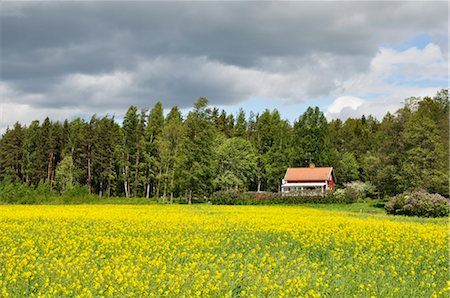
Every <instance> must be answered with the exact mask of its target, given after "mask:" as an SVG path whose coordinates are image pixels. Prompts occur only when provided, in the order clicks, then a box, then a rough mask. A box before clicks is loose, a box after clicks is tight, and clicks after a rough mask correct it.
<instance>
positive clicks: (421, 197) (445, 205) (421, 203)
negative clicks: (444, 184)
mask: <svg viewBox="0 0 450 298" xmlns="http://www.w3.org/2000/svg"><path fill="white" fill-rule="evenodd" d="M385 209H386V211H387V213H388V214H393V215H407V216H420V217H444V216H448V215H449V210H450V200H449V199H446V198H444V197H443V196H441V195H438V194H430V193H426V192H423V191H415V192H404V193H402V194H399V195H397V196H395V197H393V198H392V199H391V200H389V202H387V203H386V205H385Z"/></svg>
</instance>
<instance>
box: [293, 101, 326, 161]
mask: <svg viewBox="0 0 450 298" xmlns="http://www.w3.org/2000/svg"><path fill="white" fill-rule="evenodd" d="M291 161H292V164H293V165H294V166H307V165H308V164H309V163H315V164H317V165H319V166H328V165H330V164H331V139H330V132H329V130H328V123H327V120H326V118H325V116H324V115H323V113H322V112H321V111H320V110H319V108H318V107H315V108H311V107H309V108H308V109H307V110H306V112H305V113H303V115H302V116H300V118H299V119H298V121H296V122H295V123H294V129H293V151H292V156H291Z"/></svg>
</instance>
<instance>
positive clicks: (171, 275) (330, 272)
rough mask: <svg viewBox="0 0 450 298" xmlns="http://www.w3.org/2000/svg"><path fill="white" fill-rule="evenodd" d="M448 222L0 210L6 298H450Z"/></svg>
mask: <svg viewBox="0 0 450 298" xmlns="http://www.w3.org/2000/svg"><path fill="white" fill-rule="evenodd" d="M448 265H449V248H448V227H447V220H442V219H441V220H431V219H430V220H419V219H416V220H411V219H406V218H393V217H388V216H380V215H360V214H357V213H345V212H338V211H334V212H333V211H324V210H317V209H311V208H306V207H294V206H208V205H193V206H183V205H80V206H0V295H1V296H2V297H8V296H10V297H26V296H29V297H57V296H58V297H61V296H72V297H73V296H80V297H92V296H94V297H100V296H105V297H108V296H114V297H128V296H130V297H131V296H141V297H435V296H439V297H440V296H442V297H448V295H449V292H448V291H449V283H448V280H449V272H448Z"/></svg>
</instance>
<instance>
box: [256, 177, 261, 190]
mask: <svg viewBox="0 0 450 298" xmlns="http://www.w3.org/2000/svg"><path fill="white" fill-rule="evenodd" d="M260 191H261V178H260V177H258V189H257V192H260Z"/></svg>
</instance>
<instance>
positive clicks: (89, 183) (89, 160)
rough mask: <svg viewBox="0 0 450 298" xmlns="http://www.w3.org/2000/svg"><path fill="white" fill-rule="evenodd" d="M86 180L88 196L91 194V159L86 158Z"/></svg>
mask: <svg viewBox="0 0 450 298" xmlns="http://www.w3.org/2000/svg"><path fill="white" fill-rule="evenodd" d="M87 170H88V178H87V183H88V187H89V194H91V193H92V185H91V180H92V176H91V175H92V174H91V158H90V157H89V158H88V169H87Z"/></svg>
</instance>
